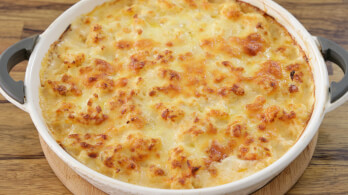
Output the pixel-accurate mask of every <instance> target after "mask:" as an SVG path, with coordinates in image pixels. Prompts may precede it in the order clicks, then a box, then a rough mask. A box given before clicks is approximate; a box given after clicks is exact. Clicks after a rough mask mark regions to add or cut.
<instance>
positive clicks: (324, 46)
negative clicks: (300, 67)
mask: <svg viewBox="0 0 348 195" xmlns="http://www.w3.org/2000/svg"><path fill="white" fill-rule="evenodd" d="M317 39H318V41H319V43H320V46H321V52H322V54H323V57H324V59H325V60H326V61H330V62H334V63H336V64H337V65H338V66H339V67H340V68H341V69H342V70H343V72H344V77H343V79H342V80H341V81H339V82H338V83H337V82H332V83H331V85H330V89H329V90H330V95H331V96H330V103H334V102H336V101H338V100H339V99H340V98H342V97H343V96H344V95H345V94H346V93H347V91H348V72H347V70H348V52H347V51H346V50H345V49H344V48H343V47H341V46H339V45H338V44H337V43H335V42H333V41H331V40H328V39H326V38H323V37H317Z"/></svg>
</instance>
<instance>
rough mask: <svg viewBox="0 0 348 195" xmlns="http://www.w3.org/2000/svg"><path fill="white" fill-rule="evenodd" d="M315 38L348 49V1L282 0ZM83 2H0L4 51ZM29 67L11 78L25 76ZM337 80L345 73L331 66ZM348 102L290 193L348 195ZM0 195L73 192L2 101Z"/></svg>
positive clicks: (28, 125)
mask: <svg viewBox="0 0 348 195" xmlns="http://www.w3.org/2000/svg"><path fill="white" fill-rule="evenodd" d="M276 1H277V2H278V3H279V4H281V5H282V6H284V7H285V8H286V9H288V10H289V11H290V12H291V13H293V14H294V15H295V16H296V17H297V18H298V19H299V20H300V21H301V22H302V23H303V24H304V26H305V27H306V28H307V29H308V30H309V32H310V33H312V34H313V35H319V36H323V37H326V38H329V39H331V40H333V41H336V42H338V43H339V44H341V45H342V46H343V47H344V48H346V49H347V50H348V0H306V1H300V0H276ZM75 2H77V0H0V26H1V28H0V53H1V52H2V51H3V50H4V49H6V48H7V47H9V46H10V45H12V44H14V43H16V42H17V41H19V40H21V39H23V38H25V37H28V36H31V35H34V34H39V33H41V32H43V31H44V30H45V29H46V28H47V27H48V25H49V24H50V23H51V22H52V21H53V20H54V19H55V18H56V17H58V16H59V15H60V14H61V13H62V12H63V11H64V10H66V9H67V8H69V7H70V6H71V5H73V4H74V3H75ZM25 67H26V63H25V62H23V63H21V64H20V65H18V66H16V67H15V68H14V69H13V71H12V72H11V75H12V76H13V77H14V78H15V79H16V80H21V79H23V77H24V71H25ZM328 67H329V72H330V74H331V75H330V79H331V80H336V81H337V80H339V79H340V78H341V77H342V72H341V71H340V70H339V69H338V68H337V67H336V66H335V65H331V64H329V65H328ZM347 116H348V103H346V104H344V105H343V106H341V107H340V108H338V109H337V110H335V111H333V112H331V113H328V114H327V115H326V116H325V119H324V122H323V123H322V125H321V127H320V130H319V139H318V144H317V148H316V151H315V153H314V157H313V159H312V161H311V163H310V166H309V167H308V168H307V170H306V171H305V173H304V174H303V176H302V177H301V178H300V180H299V181H298V183H297V184H296V185H295V186H294V188H292V189H291V190H290V191H289V192H288V194H348V120H347ZM0 149H1V150H0V194H71V193H70V192H69V191H68V190H67V189H66V188H65V187H64V185H63V184H62V183H61V182H60V181H59V180H58V178H57V177H56V176H55V174H54V173H53V172H52V170H51V168H50V167H49V165H48V163H47V161H46V159H45V157H44V155H43V152H42V149H41V147H40V143H39V137H38V133H37V131H36V129H35V127H34V125H33V123H32V122H31V119H30V117H29V115H28V114H27V113H25V112H23V111H21V110H20V109H18V108H16V107H15V106H13V105H12V104H10V103H9V102H8V101H7V100H5V99H4V98H3V97H0Z"/></svg>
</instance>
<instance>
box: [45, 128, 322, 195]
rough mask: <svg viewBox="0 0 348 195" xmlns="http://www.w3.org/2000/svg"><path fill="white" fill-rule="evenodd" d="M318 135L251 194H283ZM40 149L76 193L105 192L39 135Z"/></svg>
mask: <svg viewBox="0 0 348 195" xmlns="http://www.w3.org/2000/svg"><path fill="white" fill-rule="evenodd" d="M317 140H318V135H316V136H315V137H314V138H313V140H312V141H311V143H310V144H309V145H308V146H307V148H306V149H305V150H304V151H303V152H302V153H301V154H300V155H299V156H298V157H297V158H296V160H295V161H293V162H292V163H291V164H290V165H289V166H288V167H287V168H286V169H285V170H284V171H283V172H281V173H280V174H279V175H278V176H277V177H275V178H274V179H273V180H272V181H271V182H269V183H268V184H267V185H265V186H264V187H263V188H261V189H260V190H258V191H257V192H255V193H253V195H273V194H274V195H278V194H285V193H286V192H287V191H289V190H290V189H291V188H292V186H294V184H295V183H296V182H297V181H298V179H299V178H300V177H301V175H302V174H303V172H304V171H305V169H306V168H307V166H308V165H309V162H310V161H311V159H312V156H313V153H314V150H315V146H316V144H317ZM40 143H41V147H42V150H43V152H44V154H45V156H46V159H47V161H48V163H49V165H50V166H51V168H52V170H53V171H54V173H55V174H56V175H57V177H58V178H59V179H60V181H61V182H62V183H63V184H64V185H65V186H66V187H67V188H68V189H69V190H70V191H71V192H72V193H73V194H76V195H89V194H91V195H92V194H93V195H104V194H105V193H104V192H102V191H101V190H99V189H98V188H96V187H94V186H93V185H92V184H90V183H88V182H87V181H86V180H84V179H83V178H81V177H80V176H79V175H78V174H76V173H75V172H74V171H73V170H72V169H71V168H70V167H69V166H68V165H66V164H65V163H64V162H63V161H62V160H61V159H60V158H59V157H58V156H57V155H56V154H55V153H54V152H53V151H52V150H51V149H50V148H49V147H48V145H47V144H46V143H45V141H43V139H42V138H41V137H40Z"/></svg>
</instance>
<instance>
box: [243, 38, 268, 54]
mask: <svg viewBox="0 0 348 195" xmlns="http://www.w3.org/2000/svg"><path fill="white" fill-rule="evenodd" d="M263 49H264V40H263V39H262V38H261V36H260V35H259V34H257V33H253V34H250V35H248V36H247V37H246V38H245V40H244V41H243V50H244V52H245V53H246V54H248V55H250V56H256V55H257V54H258V53H259V52H261V51H262V50H263Z"/></svg>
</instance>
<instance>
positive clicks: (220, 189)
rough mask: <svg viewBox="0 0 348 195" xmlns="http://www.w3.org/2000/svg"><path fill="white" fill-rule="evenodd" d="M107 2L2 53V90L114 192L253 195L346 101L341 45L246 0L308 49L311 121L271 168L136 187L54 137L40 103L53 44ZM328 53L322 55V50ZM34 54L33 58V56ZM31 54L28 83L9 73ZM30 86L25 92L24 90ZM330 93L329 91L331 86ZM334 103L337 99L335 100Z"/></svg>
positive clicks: (86, 6) (87, 2)
mask: <svg viewBox="0 0 348 195" xmlns="http://www.w3.org/2000/svg"><path fill="white" fill-rule="evenodd" d="M106 1H107V0H98V1H96V0H82V1H80V2H78V3H77V4H75V5H74V6H72V7H71V8H70V9H68V10H67V11H65V12H64V13H63V14H62V15H61V16H60V17H59V18H57V19H56V21H54V22H53V23H52V24H51V25H50V26H49V28H48V29H47V30H46V31H45V32H44V33H43V34H41V35H40V36H38V37H31V38H28V39H25V40H22V41H21V42H19V43H17V44H15V45H14V46H12V47H11V48H9V49H8V50H6V51H5V52H4V53H3V55H2V56H1V57H0V87H1V89H0V92H1V94H3V95H4V96H5V97H6V98H7V99H8V100H9V101H10V102H11V103H13V104H15V105H16V106H18V107H19V108H21V109H22V110H24V111H26V112H28V113H29V114H30V116H31V118H32V120H33V122H34V124H35V126H36V128H37V130H38V131H39V133H40V135H41V137H42V138H43V139H44V140H45V142H46V143H47V144H48V145H49V147H50V148H51V149H52V150H53V151H54V152H55V153H56V154H57V155H58V156H59V157H60V158H61V159H62V160H63V161H64V162H65V163H66V164H68V165H69V166H70V167H71V168H72V169H73V170H74V171H76V172H77V173H78V174H79V175H81V176H82V177H83V178H85V179H86V180H88V181H89V182H90V183H91V184H93V185H95V186H96V187H97V188H99V189H101V190H102V191H104V192H106V193H109V194H120V193H128V194H213V193H214V194H227V193H229V194H231V193H235V194H248V193H251V192H253V191H255V190H257V189H259V188H261V187H262V186H263V185H265V184H266V183H267V182H269V181H270V180H271V179H272V178H274V177H275V176H276V175H277V174H279V173H280V172H281V171H282V170H283V169H284V168H286V167H287V166H288V165H289V164H290V163H291V162H292V161H293V160H294V159H295V158H296V157H297V156H298V155H299V154H300V153H301V152H302V151H303V150H304V148H305V147H306V146H307V145H308V144H309V142H310V141H311V140H312V138H313V136H314V135H315V134H316V133H317V131H318V128H319V126H320V124H321V122H322V119H323V117H324V115H325V113H327V112H329V111H332V110H333V109H335V108H336V107H338V106H340V105H341V104H342V103H344V102H345V101H346V100H347V98H348V95H347V93H346V92H347V89H348V82H347V81H348V76H347V75H345V77H344V79H343V80H342V81H341V82H340V83H333V84H331V86H330V85H329V79H328V73H327V69H326V64H325V60H324V57H323V55H324V56H325V58H326V59H327V60H331V61H334V62H336V63H337V64H339V65H340V66H341V67H342V69H343V70H347V68H346V67H347V66H348V53H347V52H346V51H344V50H343V49H342V48H340V47H339V46H338V45H337V44H335V43H333V42H331V41H329V40H326V39H324V38H316V37H312V36H311V35H310V34H309V33H308V31H307V30H306V29H305V28H304V27H303V26H302V25H301V24H300V23H299V22H298V20H297V19H296V18H295V17H294V16H292V15H291V14H290V13H289V12H288V11H287V10H285V9H284V8H282V7H281V6H279V5H278V4H276V3H275V2H273V1H271V0H244V1H245V2H247V3H250V4H251V5H254V6H256V7H258V8H260V9H261V10H263V11H265V12H266V13H267V14H268V15H270V16H272V17H274V18H275V19H276V20H277V21H278V22H279V23H280V24H282V25H283V26H284V27H285V28H286V29H287V30H288V31H289V32H290V33H291V34H292V36H293V37H294V39H295V40H296V41H297V43H298V44H299V45H300V46H301V47H302V49H303V50H304V51H305V53H306V55H307V57H308V59H309V63H310V66H311V69H312V71H313V75H314V82H315V98H316V101H315V107H314V110H313V115H312V117H311V119H310V121H309V122H308V125H307V127H306V129H305V131H304V132H303V135H302V136H301V138H300V139H299V140H298V141H297V143H296V144H295V145H294V146H293V147H292V148H291V149H290V150H289V151H288V152H287V153H286V154H285V155H284V156H283V157H281V158H280V159H279V160H277V161H276V162H275V163H273V164H271V165H270V166H268V167H267V168H265V169H263V170H261V171H260V172H257V173H255V174H253V175H251V176H249V177H246V178H244V179H241V180H238V181H235V182H232V183H229V184H225V185H221V186H217V187H210V188H203V189H192V190H165V189H155V188H148V187H142V186H137V185H133V184H129V183H125V182H121V181H118V180H116V179H113V178H110V177H107V176H105V175H102V174H100V173H98V172H96V171H94V170H92V169H90V168H88V167H87V166H85V165H83V164H82V163H80V162H79V161H77V160H76V159H74V158H73V157H71V156H70V155H69V154H68V153H67V152H66V151H65V150H63V149H62V148H61V147H60V146H59V145H58V144H57V142H56V141H55V140H54V139H53V137H52V136H51V134H50V132H49V129H48V128H47V126H46V124H45V120H44V118H43V117H42V114H41V109H40V105H39V86H40V77H39V72H40V67H41V60H42V59H43V57H44V55H45V53H46V52H47V51H48V49H49V47H50V45H51V44H52V43H53V42H54V41H56V40H57V39H58V38H59V37H60V35H61V34H62V33H63V32H64V31H65V29H66V28H67V27H68V25H69V24H70V23H71V22H72V21H73V20H74V19H75V18H76V17H78V16H80V15H81V14H85V13H88V12H90V11H91V10H92V9H93V8H94V7H95V6H97V5H100V4H102V3H104V2H106ZM322 52H323V53H322ZM29 56H30V58H29ZM27 58H29V63H28V67H27V70H26V75H25V81H24V85H23V82H14V81H13V80H12V79H11V78H10V77H9V75H8V71H9V70H11V68H12V67H14V66H15V65H16V64H17V63H18V62H20V61H21V60H24V59H27ZM24 89H25V90H24ZM329 89H330V90H331V92H330V90H329ZM331 102H333V103H331Z"/></svg>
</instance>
